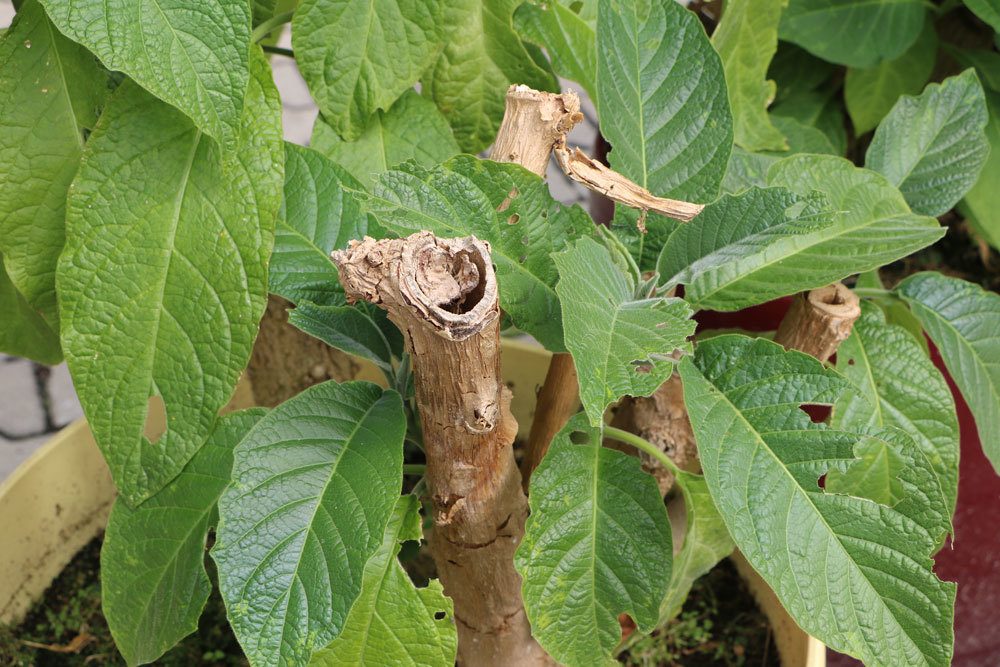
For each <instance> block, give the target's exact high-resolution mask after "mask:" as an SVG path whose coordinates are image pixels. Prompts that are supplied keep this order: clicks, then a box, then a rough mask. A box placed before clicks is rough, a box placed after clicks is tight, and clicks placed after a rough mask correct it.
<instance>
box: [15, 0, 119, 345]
mask: <svg viewBox="0 0 1000 667" xmlns="http://www.w3.org/2000/svg"><path fill="white" fill-rule="evenodd" d="M108 91H109V80H108V73H107V72H106V71H104V69H103V68H102V67H101V66H100V64H98V62H97V60H96V59H95V58H94V57H93V56H92V55H90V54H89V53H88V52H87V50H86V49H84V48H82V47H80V46H78V45H76V44H74V43H73V42H71V41H69V40H68V39H66V38H65V37H63V36H62V35H61V34H60V33H59V32H58V31H57V30H56V29H55V27H53V25H52V23H50V22H49V20H48V18H47V17H46V16H45V12H44V10H42V7H41V5H39V4H38V3H37V2H36V1H35V0H28V2H25V3H24V6H23V7H21V10H20V11H19V12H18V13H17V14H16V15H15V17H14V23H13V24H12V25H11V27H10V29H9V30H8V31H7V32H6V33H4V36H3V38H2V39H0V253H2V254H3V261H4V265H5V266H6V269H7V275H8V276H9V278H10V280H11V282H13V283H14V285H15V286H16V287H17V289H18V291H20V293H21V295H22V296H23V297H24V298H25V300H26V301H27V302H28V303H29V304H30V305H31V307H32V308H33V309H35V310H36V311H38V312H40V313H41V314H42V316H43V317H44V318H45V320H46V321H47V322H48V323H49V325H50V326H51V327H52V328H53V329H55V330H56V331H59V313H58V308H57V306H56V276H55V274H56V261H57V260H58V259H59V252H60V251H61V250H62V247H63V241H64V239H65V221H66V192H67V190H68V189H69V184H70V181H72V180H73V176H74V175H75V174H76V170H77V168H78V167H79V166H80V154H81V153H82V152H83V142H84V138H85V133H86V132H87V131H88V130H89V129H90V128H92V127H93V126H94V123H95V122H96V121H97V115H98V114H99V113H100V108H101V105H102V104H103V103H104V98H105V97H106V96H107V94H108Z"/></svg>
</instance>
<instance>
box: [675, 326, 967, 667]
mask: <svg viewBox="0 0 1000 667" xmlns="http://www.w3.org/2000/svg"><path fill="white" fill-rule="evenodd" d="M681 378H682V380H683V382H684V402H685V404H686V405H687V409H688V415H689V416H690V418H691V425H692V427H693V429H694V433H695V437H696V438H697V441H698V451H699V454H700V459H701V462H702V467H703V470H704V474H705V481H706V482H707V483H708V487H709V490H710V491H711V494H712V498H713V499H714V500H715V502H716V506H717V507H718V509H719V512H720V514H722V517H723V518H724V519H725V522H726V525H727V526H728V528H729V532H730V534H731V535H732V536H733V539H734V540H735V542H736V545H737V546H738V547H739V549H740V551H741V552H742V553H743V555H744V556H746V558H747V560H748V561H749V562H750V564H751V565H752V566H753V567H754V569H756V570H757V571H758V572H759V573H760V574H761V576H762V577H763V578H764V579H765V581H767V582H768V584H770V586H771V587H772V588H773V589H774V591H775V593H777V595H778V598H779V599H780V600H781V602H782V604H783V605H784V607H785V609H787V610H788V612H789V613H790V614H791V615H792V617H793V618H794V619H795V621H796V622H797V623H798V624H799V626H801V627H802V629H803V630H805V631H806V632H808V633H809V634H811V635H813V636H815V637H817V638H818V639H820V640H822V641H823V642H824V643H826V644H827V645H828V646H830V647H831V648H833V649H835V650H838V651H841V652H843V653H848V654H850V655H853V656H855V657H857V658H860V659H861V660H863V661H865V662H867V663H869V664H879V665H941V666H944V665H948V664H950V659H951V654H952V645H953V641H954V636H953V631H952V619H953V615H954V600H955V585H954V584H952V583H945V582H942V581H940V580H939V579H938V578H937V577H936V576H935V575H934V573H933V571H932V570H931V567H932V565H933V561H932V560H931V558H930V555H931V552H932V551H933V550H934V549H935V547H936V545H937V536H936V535H934V534H933V533H934V532H935V531H936V530H938V527H939V525H940V516H938V515H936V514H935V513H933V512H931V511H930V508H929V506H927V505H925V504H922V503H920V502H918V500H919V489H913V488H910V489H909V490H910V491H912V492H913V493H914V496H913V501H911V502H907V503H901V504H898V505H897V506H896V507H895V508H890V507H886V506H884V505H879V504H877V503H874V502H872V501H871V500H868V499H861V498H856V497H852V496H847V495H841V494H835V493H828V492H824V490H823V489H821V488H820V486H819V484H818V483H817V480H818V479H819V478H820V477H821V476H822V475H824V474H827V473H829V472H830V471H831V470H839V471H841V472H843V471H845V470H846V469H847V468H848V467H849V466H850V465H851V464H853V463H854V462H856V461H858V459H857V458H856V457H855V449H856V445H859V446H861V447H862V449H863V446H864V444H865V443H866V442H868V441H870V440H871V439H874V440H876V441H877V440H887V439H889V440H891V439H892V438H893V437H895V435H894V434H893V433H890V434H881V433H877V432H872V433H866V434H857V433H850V432H846V431H838V430H834V429H831V428H828V427H826V426H825V425H823V424H814V423H813V422H812V421H811V420H810V418H809V416H808V415H807V414H806V413H805V412H804V411H802V410H800V409H799V408H800V406H801V405H805V404H820V405H829V404H831V403H833V402H834V401H836V399H837V398H838V397H839V396H840V395H841V394H842V393H843V392H844V391H845V390H847V389H848V387H849V384H848V383H847V381H846V380H845V379H844V378H842V377H841V376H840V375H839V374H838V373H836V372H835V371H833V370H830V369H826V368H824V367H823V365H822V364H821V363H820V362H819V361H817V360H816V359H814V358H812V357H809V356H807V355H805V354H801V353H799V352H786V351H785V350H784V349H782V348H781V346H779V345H777V344H775V343H772V342H770V341H767V340H763V339H751V338H746V337H743V336H735V335H725V336H719V337H716V338H712V339H708V340H705V341H703V342H702V343H701V344H700V345H699V346H698V350H697V354H696V356H695V357H688V358H687V359H685V360H684V361H683V362H681Z"/></svg>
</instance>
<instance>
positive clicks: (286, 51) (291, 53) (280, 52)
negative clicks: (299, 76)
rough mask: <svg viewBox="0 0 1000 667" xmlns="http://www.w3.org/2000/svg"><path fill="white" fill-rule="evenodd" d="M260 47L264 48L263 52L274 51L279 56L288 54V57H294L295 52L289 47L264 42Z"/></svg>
mask: <svg viewBox="0 0 1000 667" xmlns="http://www.w3.org/2000/svg"><path fill="white" fill-rule="evenodd" d="M260 48H262V49H264V53H275V54H277V55H279V56H288V57H289V58H294V57H295V52H294V51H292V50H291V49H285V48H282V47H280V46H268V45H267V44H264V45H263V46H261V47H260Z"/></svg>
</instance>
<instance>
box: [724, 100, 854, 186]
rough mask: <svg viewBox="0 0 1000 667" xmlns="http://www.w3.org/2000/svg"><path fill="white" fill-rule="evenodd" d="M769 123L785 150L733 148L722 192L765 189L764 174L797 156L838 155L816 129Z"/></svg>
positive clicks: (786, 120) (778, 119) (784, 120)
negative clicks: (785, 140) (784, 142)
mask: <svg viewBox="0 0 1000 667" xmlns="http://www.w3.org/2000/svg"><path fill="white" fill-rule="evenodd" d="M771 120H772V121H773V122H774V126H775V127H777V128H778V129H779V130H780V131H781V133H782V134H783V135H785V137H787V138H788V150H787V151H782V152H778V151H763V152H760V153H750V152H748V151H745V150H743V149H742V148H740V147H739V146H734V147H733V154H732V155H731V156H730V158H729V166H728V167H727V168H726V178H725V180H724V181H723V182H722V189H723V191H725V192H730V193H735V192H739V191H741V190H744V189H746V188H749V187H751V186H754V185H755V186H757V187H760V188H763V187H766V186H767V170H768V169H770V168H771V165H772V164H774V163H775V162H778V161H779V160H781V159H782V158H785V157H789V156H791V155H795V154H796V153H817V154H820V155H837V154H838V151H837V149H836V148H834V147H833V144H832V143H830V139H829V137H827V135H825V134H823V132H821V131H820V130H819V129H817V128H815V127H813V126H811V125H805V124H803V123H801V122H799V121H798V120H796V119H794V118H790V117H786V116H772V118H771Z"/></svg>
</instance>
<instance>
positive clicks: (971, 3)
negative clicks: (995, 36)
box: [965, 0, 1000, 32]
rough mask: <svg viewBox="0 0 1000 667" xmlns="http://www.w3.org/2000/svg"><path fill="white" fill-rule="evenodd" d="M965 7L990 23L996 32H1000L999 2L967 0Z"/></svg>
mask: <svg viewBox="0 0 1000 667" xmlns="http://www.w3.org/2000/svg"><path fill="white" fill-rule="evenodd" d="M965 6H966V7H968V8H969V9H971V10H972V13H973V14H975V15H976V16H978V17H979V18H981V19H982V20H983V21H985V22H986V23H988V24H989V26H990V27H991V28H993V30H994V31H995V32H1000V2H998V0H965Z"/></svg>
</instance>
